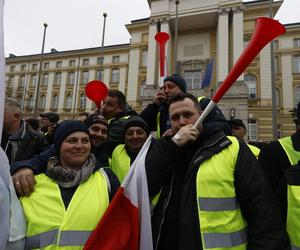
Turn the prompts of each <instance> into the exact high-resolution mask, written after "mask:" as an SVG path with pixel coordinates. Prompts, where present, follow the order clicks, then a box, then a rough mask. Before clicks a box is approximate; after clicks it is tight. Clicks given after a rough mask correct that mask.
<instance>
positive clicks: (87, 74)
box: [82, 71, 90, 84]
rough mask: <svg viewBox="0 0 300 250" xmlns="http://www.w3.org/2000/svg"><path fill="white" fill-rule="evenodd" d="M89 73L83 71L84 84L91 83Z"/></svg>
mask: <svg viewBox="0 0 300 250" xmlns="http://www.w3.org/2000/svg"><path fill="white" fill-rule="evenodd" d="M89 75H90V74H89V71H82V84H87V83H88V82H89V77H90V76H89Z"/></svg>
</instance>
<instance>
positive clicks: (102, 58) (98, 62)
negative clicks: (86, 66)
mask: <svg viewBox="0 0 300 250" xmlns="http://www.w3.org/2000/svg"><path fill="white" fill-rule="evenodd" d="M101 61H102V62H101V63H102V64H103V63H104V57H103V56H102V57H101ZM97 65H100V57H98V58H97Z"/></svg>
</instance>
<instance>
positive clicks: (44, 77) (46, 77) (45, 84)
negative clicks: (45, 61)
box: [42, 74, 49, 86]
mask: <svg viewBox="0 0 300 250" xmlns="http://www.w3.org/2000/svg"><path fill="white" fill-rule="evenodd" d="M48 82H49V75H48V74H43V81H42V85H43V86H47V85H48Z"/></svg>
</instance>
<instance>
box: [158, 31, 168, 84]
mask: <svg viewBox="0 0 300 250" xmlns="http://www.w3.org/2000/svg"><path fill="white" fill-rule="evenodd" d="M154 38H155V40H156V42H157V43H158V44H159V66H160V77H161V78H163V77H165V57H166V43H167V41H168V40H169V38H170V36H169V34H168V33H166V32H158V33H157V34H156V35H155V37H154Z"/></svg>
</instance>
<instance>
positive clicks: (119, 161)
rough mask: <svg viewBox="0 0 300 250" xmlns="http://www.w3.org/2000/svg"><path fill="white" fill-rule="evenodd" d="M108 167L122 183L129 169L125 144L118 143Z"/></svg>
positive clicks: (128, 158)
mask: <svg viewBox="0 0 300 250" xmlns="http://www.w3.org/2000/svg"><path fill="white" fill-rule="evenodd" d="M110 167H111V170H112V171H113V172H114V173H115V175H116V176H117V177H118V179H119V181H120V183H122V182H123V180H124V179H125V177H126V175H127V174H128V172H129V169H130V157H129V156H128V154H127V152H126V149H125V144H120V145H118V146H117V147H116V148H115V149H114V151H113V153H112V156H111V162H110Z"/></svg>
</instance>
